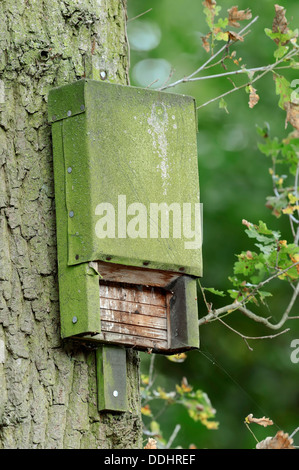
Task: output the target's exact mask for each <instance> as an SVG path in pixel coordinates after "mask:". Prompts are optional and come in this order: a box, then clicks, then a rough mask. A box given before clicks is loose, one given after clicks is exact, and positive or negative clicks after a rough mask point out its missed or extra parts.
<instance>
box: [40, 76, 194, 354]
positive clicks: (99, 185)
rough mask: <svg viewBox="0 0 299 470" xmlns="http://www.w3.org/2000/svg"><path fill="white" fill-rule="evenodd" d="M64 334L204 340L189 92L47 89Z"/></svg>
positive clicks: (108, 339) (122, 341)
mask: <svg viewBox="0 0 299 470" xmlns="http://www.w3.org/2000/svg"><path fill="white" fill-rule="evenodd" d="M49 121H50V122H51V125H52V136H53V156H54V180H55V204H56V219H57V245H58V273H59V299H60V315H61V335H62V337H63V338H68V337H72V338H77V339H83V340H84V341H95V342H99V343H104V344H111V345H122V346H124V347H134V348H136V349H140V350H145V349H148V348H150V349H152V350H153V351H154V352H162V353H165V354H172V353H174V352H178V351H184V350H188V349H192V348H197V347H198V346H199V335H198V327H197V323H198V321H197V316H198V315H197V300H196V291H197V289H196V278H198V277H200V276H201V275H202V258H201V242H202V234H201V210H200V200H199V183H198V166H197V141H196V131H197V120H196V113H195V102H194V99H193V98H191V97H188V96H183V95H175V94H170V93H161V92H158V91H152V90H144V89H139V88H134V87H129V86H122V85H115V84H110V83H105V82H98V81H93V80H79V81H78V82H75V83H73V84H69V85H65V86H62V87H59V88H55V89H53V90H51V91H50V94H49Z"/></svg>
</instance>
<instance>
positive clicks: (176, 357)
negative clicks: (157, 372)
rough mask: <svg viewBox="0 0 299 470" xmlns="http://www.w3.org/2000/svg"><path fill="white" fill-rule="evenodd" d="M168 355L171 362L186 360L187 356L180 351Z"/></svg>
mask: <svg viewBox="0 0 299 470" xmlns="http://www.w3.org/2000/svg"><path fill="white" fill-rule="evenodd" d="M166 357H167V359H168V360H169V361H171V362H184V361H185V359H186V358H187V354H185V353H179V354H173V355H172V356H166Z"/></svg>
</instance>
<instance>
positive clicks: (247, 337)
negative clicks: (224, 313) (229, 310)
mask: <svg viewBox="0 0 299 470" xmlns="http://www.w3.org/2000/svg"><path fill="white" fill-rule="evenodd" d="M217 320H219V321H220V323H223V325H224V326H226V328H228V329H229V330H231V331H233V332H234V333H236V334H237V335H239V336H241V338H242V339H243V340H244V341H245V343H246V345H247V347H248V349H249V350H250V351H253V349H252V348H251V347H250V346H249V344H248V342H247V340H248V339H273V338H276V336H279V335H282V334H283V333H286V332H287V331H290V328H286V329H285V330H283V331H280V332H279V333H276V334H275V335H266V336H247V335H243V334H242V333H240V331H237V330H235V329H234V328H232V327H231V326H230V325H228V324H227V323H225V322H224V321H223V320H221V318H219V317H217Z"/></svg>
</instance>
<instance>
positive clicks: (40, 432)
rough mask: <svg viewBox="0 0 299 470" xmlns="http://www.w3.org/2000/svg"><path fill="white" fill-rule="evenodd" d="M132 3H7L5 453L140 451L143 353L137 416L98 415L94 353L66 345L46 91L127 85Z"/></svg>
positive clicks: (1, 51)
mask: <svg viewBox="0 0 299 470" xmlns="http://www.w3.org/2000/svg"><path fill="white" fill-rule="evenodd" d="M125 2H126V0H122V1H120V0H108V1H104V0H80V1H78V0H43V1H39V0H1V3H0V186H1V191H0V210H1V219H0V234H1V235H0V259H1V264H0V281H1V288H0V448H108V449H109V448H136V447H137V448H138V447H141V419H140V411H139V409H140V404H139V358H138V356H137V355H136V353H133V352H132V351H128V354H127V366H128V382H129V407H130V411H129V412H127V413H123V414H118V415H117V414H115V415H113V414H109V413H106V414H105V413H104V414H99V413H98V411H97V394H96V376H95V373H96V368H95V351H94V350H88V349H84V348H83V347H81V346H75V345H73V344H70V343H67V342H62V341H61V339H60V328H59V302H58V300H59V299H58V285H57V267H56V235H55V204H54V186H53V167H52V149H51V129H50V126H49V125H48V123H47V94H48V91H49V89H50V88H52V87H53V86H58V85H62V84H64V83H69V82H72V81H75V80H78V79H80V78H82V77H87V78H93V79H100V73H101V72H103V71H105V72H106V74H107V79H108V80H111V81H113V82H118V83H123V84H125V83H127V80H128V74H127V69H128V50H127V42H126V26H125V16H126V5H125Z"/></svg>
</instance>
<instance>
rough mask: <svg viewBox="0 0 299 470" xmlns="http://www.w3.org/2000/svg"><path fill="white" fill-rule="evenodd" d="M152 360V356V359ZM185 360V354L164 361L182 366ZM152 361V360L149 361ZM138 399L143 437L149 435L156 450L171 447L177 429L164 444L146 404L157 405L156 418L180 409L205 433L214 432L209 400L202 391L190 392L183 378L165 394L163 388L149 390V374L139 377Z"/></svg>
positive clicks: (158, 427)
mask: <svg viewBox="0 0 299 470" xmlns="http://www.w3.org/2000/svg"><path fill="white" fill-rule="evenodd" d="M153 358H154V356H153ZM185 358H186V354H184V353H182V354H176V355H174V356H168V357H167V359H169V360H170V361H174V362H183V361H184V359H185ZM152 360H153V359H152ZM141 398H142V407H141V413H142V415H143V417H144V421H145V420H146V419H147V421H148V422H147V424H145V430H144V433H145V435H150V436H151V437H152V438H154V439H155V440H156V442H157V443H158V446H159V448H168V447H169V442H171V443H172V441H173V439H174V437H175V435H176V433H177V432H178V431H179V428H180V427H178V428H176V430H175V435H174V436H173V438H171V439H170V440H169V441H168V443H167V441H166V440H165V438H164V436H163V433H162V430H161V427H160V424H159V422H158V421H157V418H156V417H155V416H154V414H153V412H152V408H151V406H150V402H152V401H153V400H155V401H159V402H160V405H159V413H158V414H159V416H160V414H161V410H162V412H163V411H165V409H166V408H167V407H168V406H172V405H181V406H182V407H184V408H185V409H186V410H187V413H188V415H189V417H190V418H191V419H192V420H193V421H195V422H199V423H201V424H202V425H203V426H205V427H206V428H207V429H211V430H212V429H217V428H218V423H217V422H216V421H213V418H214V417H215V413H216V410H215V409H214V408H213V407H212V405H211V402H210V400H209V397H208V396H207V394H206V393H204V392H203V391H202V390H199V389H196V390H194V389H193V387H192V386H191V385H189V383H188V381H187V379H186V377H183V379H182V380H181V383H180V384H176V385H175V390H172V391H170V392H166V391H165V390H164V388H162V387H160V386H158V387H157V388H153V381H152V377H151V374H149V375H146V374H143V375H141Z"/></svg>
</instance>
